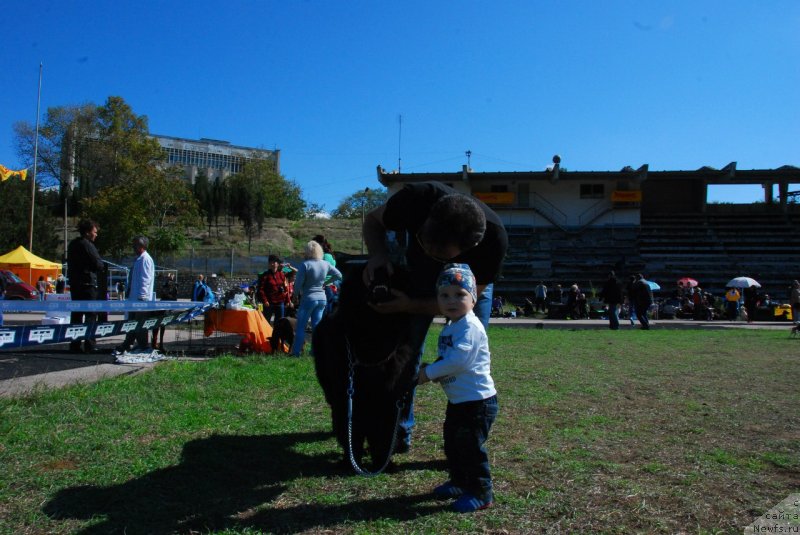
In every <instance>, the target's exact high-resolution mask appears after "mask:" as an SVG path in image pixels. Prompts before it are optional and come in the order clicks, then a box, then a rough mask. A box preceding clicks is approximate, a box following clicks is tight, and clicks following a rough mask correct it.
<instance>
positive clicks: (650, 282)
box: [644, 279, 661, 290]
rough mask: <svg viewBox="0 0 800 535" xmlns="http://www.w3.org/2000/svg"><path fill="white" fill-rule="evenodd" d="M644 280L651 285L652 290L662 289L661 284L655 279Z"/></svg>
mask: <svg viewBox="0 0 800 535" xmlns="http://www.w3.org/2000/svg"><path fill="white" fill-rule="evenodd" d="M644 282H646V283H647V285H648V286H649V287H650V289H651V290H660V289H661V286H659V285H658V283H657V282H655V281H649V280H647V279H645V281H644Z"/></svg>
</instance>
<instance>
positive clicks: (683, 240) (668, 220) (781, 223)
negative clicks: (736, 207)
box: [639, 211, 800, 299]
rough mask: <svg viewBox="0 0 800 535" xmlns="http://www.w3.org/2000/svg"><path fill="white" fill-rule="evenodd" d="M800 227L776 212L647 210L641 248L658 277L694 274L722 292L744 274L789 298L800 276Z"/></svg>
mask: <svg viewBox="0 0 800 535" xmlns="http://www.w3.org/2000/svg"><path fill="white" fill-rule="evenodd" d="M798 230H799V229H798V226H797V225H796V224H795V223H794V221H793V220H792V218H791V217H789V216H787V215H786V214H781V213H774V212H773V213H769V212H767V213H753V212H751V213H735V212H733V213H724V212H722V213H715V212H713V211H712V212H709V213H705V214H650V215H644V214H643V216H642V225H641V230H640V235H639V250H640V252H641V254H642V258H643V260H644V261H645V263H646V268H645V270H646V272H647V273H648V274H649V275H650V277H651V278H653V279H654V280H662V281H667V280H676V279H677V278H678V277H682V276H688V277H692V278H694V279H697V280H698V281H699V282H700V284H701V286H703V287H704V288H705V289H706V290H708V291H711V292H712V293H716V294H721V293H722V292H724V290H725V283H726V282H728V281H729V280H730V279H731V278H733V277H736V276H742V275H743V276H749V277H752V278H754V279H756V280H758V281H759V282H760V283H761V285H762V291H764V292H766V293H769V294H770V295H771V296H772V297H773V298H776V299H785V298H786V295H785V294H786V289H787V287H788V285H789V284H790V283H791V281H792V280H793V279H795V278H797V277H798V276H800V273H798V271H800V270H799V269H798V266H800V232H798ZM662 286H663V284H662Z"/></svg>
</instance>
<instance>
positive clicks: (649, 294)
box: [633, 273, 653, 331]
mask: <svg viewBox="0 0 800 535" xmlns="http://www.w3.org/2000/svg"><path fill="white" fill-rule="evenodd" d="M652 304H653V290H652V289H651V288H650V284H648V283H647V279H645V278H644V275H642V274H641V273H640V274H638V275H636V282H634V283H633V306H634V307H635V308H636V319H638V320H639V323H640V324H641V327H642V330H645V331H646V330H647V329H649V328H650V320H649V319H648V318H647V311H648V310H650V305H652Z"/></svg>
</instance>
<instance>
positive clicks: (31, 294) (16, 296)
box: [0, 269, 39, 300]
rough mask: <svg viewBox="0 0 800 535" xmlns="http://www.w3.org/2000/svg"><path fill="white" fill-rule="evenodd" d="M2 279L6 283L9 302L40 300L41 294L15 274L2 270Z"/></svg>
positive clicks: (0, 273)
mask: <svg viewBox="0 0 800 535" xmlns="http://www.w3.org/2000/svg"><path fill="white" fill-rule="evenodd" d="M0 277H3V281H4V282H5V283H6V284H5V286H6V296H5V299H8V300H23V299H29V300H37V299H39V292H37V291H36V288H34V287H33V286H31V285H30V284H28V283H27V282H25V281H24V280H22V279H20V278H19V277H17V276H16V275H15V274H14V273H13V272H11V271H8V270H7V269H0Z"/></svg>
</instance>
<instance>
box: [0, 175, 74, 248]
mask: <svg viewBox="0 0 800 535" xmlns="http://www.w3.org/2000/svg"><path fill="white" fill-rule="evenodd" d="M30 181H31V175H30V174H29V175H28V179H27V180H25V181H22V180H20V179H19V177H11V178H9V179H8V180H5V181H3V182H0V199H2V202H0V254H5V253H7V252H8V251H10V250H12V249H16V248H17V247H19V246H20V245H23V246H25V247H26V248H27V247H28V238H29V234H28V233H29V228H28V226H29V223H30V209H31V183H30ZM54 200H55V201H57V199H55V198H54V196H53V195H48V194H46V193H44V192H41V191H37V192H36V205H35V209H34V211H33V251H32V252H33V253H34V254H36V255H38V256H41V257H43V258H47V259H48V260H53V261H57V260H60V258H59V257H58V252H57V248H58V235H57V234H56V232H55V231H54V229H55V228H56V220H54V219H53V217H52V216H51V215H50V214H49V212H48V210H47V209H46V207H47V205H48V204H49V203H50V202H52V201H54Z"/></svg>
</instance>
